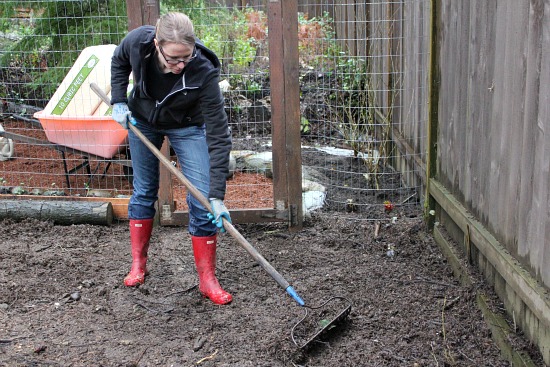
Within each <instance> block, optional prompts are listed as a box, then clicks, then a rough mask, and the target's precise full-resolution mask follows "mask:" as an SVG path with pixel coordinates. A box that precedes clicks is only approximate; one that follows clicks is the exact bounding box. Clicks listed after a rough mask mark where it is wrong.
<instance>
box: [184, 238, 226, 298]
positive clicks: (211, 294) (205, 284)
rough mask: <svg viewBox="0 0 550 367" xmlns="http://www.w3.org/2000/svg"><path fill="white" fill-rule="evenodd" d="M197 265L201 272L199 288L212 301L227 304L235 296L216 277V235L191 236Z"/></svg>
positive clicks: (198, 271) (198, 270)
mask: <svg viewBox="0 0 550 367" xmlns="http://www.w3.org/2000/svg"><path fill="white" fill-rule="evenodd" d="M191 241H192V242H193V254H194V255H195V265H196V266H197V273H199V290H200V292H201V293H202V294H203V295H204V296H205V297H208V298H210V300H211V301H212V302H214V303H215V304H218V305H225V304H228V303H229V302H231V300H232V299H233V297H231V294H229V293H227V292H226V291H224V290H223V289H222V287H221V286H220V283H219V282H218V279H217V278H216V235H214V236H210V237H196V236H191Z"/></svg>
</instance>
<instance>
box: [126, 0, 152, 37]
mask: <svg viewBox="0 0 550 367" xmlns="http://www.w3.org/2000/svg"><path fill="white" fill-rule="evenodd" d="M126 14H127V15H128V30H129V31H131V30H132V29H135V28H137V27H139V26H142V25H146V24H149V25H155V24H156V22H157V19H158V18H159V16H160V4H159V0H126Z"/></svg>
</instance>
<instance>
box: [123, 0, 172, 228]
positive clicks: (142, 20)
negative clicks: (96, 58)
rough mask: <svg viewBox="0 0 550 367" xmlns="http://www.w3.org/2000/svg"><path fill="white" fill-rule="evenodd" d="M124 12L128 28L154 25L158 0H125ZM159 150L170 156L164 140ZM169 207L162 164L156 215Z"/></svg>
mask: <svg viewBox="0 0 550 367" xmlns="http://www.w3.org/2000/svg"><path fill="white" fill-rule="evenodd" d="M126 13H127V15H128V30H129V31H131V30H132V29H135V28H137V27H140V26H142V25H155V24H156V23H157V20H158V18H159V16H160V4H159V0H126ZM161 152H162V153H163V154H164V155H165V156H166V157H169V156H170V146H169V144H168V142H167V141H166V140H165V141H164V144H163V145H162V148H161ZM166 205H168V206H169V207H170V212H173V211H174V210H175V203H174V193H173V191H172V176H171V175H170V172H169V171H168V170H167V169H166V168H164V167H163V166H162V165H161V167H160V189H159V199H158V203H157V206H158V207H157V216H156V220H158V219H159V214H160V213H161V212H163V209H164V208H165V206H166Z"/></svg>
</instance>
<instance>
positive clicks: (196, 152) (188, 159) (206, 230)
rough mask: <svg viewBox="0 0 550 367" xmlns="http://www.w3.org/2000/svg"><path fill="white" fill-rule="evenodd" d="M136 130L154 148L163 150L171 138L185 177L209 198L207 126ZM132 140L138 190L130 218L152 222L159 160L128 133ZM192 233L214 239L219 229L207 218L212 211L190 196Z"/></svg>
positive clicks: (140, 128)
mask: <svg viewBox="0 0 550 367" xmlns="http://www.w3.org/2000/svg"><path fill="white" fill-rule="evenodd" d="M136 127H137V128H138V129H139V130H140V131H141V132H142V133H143V135H145V136H146V137H147V138H148V139H149V141H151V143H153V145H155V146H156V147H157V148H158V149H160V147H161V145H162V142H163V140H164V137H165V136H166V137H168V140H169V142H170V145H171V147H172V148H173V149H174V151H175V153H176V156H177V158H178V163H179V164H180V167H181V171H182V173H183V174H184V176H185V177H186V178H187V179H188V180H189V181H190V182H191V183H192V184H193V186H195V187H196V188H197V189H198V190H199V191H200V192H201V193H202V194H203V195H204V196H205V197H208V192H209V188H210V156H209V155H208V146H207V144H206V133H205V129H204V127H195V126H191V127H186V128H182V129H167V130H160V129H157V128H155V127H153V126H151V125H148V124H144V123H140V122H138V124H137V125H136ZM128 140H129V143H130V152H131V158H132V168H133V174H134V191H133V194H132V197H131V198H130V203H129V205H128V218H129V219H150V218H153V217H154V216H155V202H156V201H157V199H158V190H159V164H160V163H159V161H158V159H157V157H155V155H154V154H153V153H151V151H150V150H149V148H147V146H146V145H145V144H143V143H142V142H141V140H139V138H138V137H137V136H136V135H135V134H134V133H133V132H132V130H128ZM186 199H187V205H188V207H189V233H190V234H191V235H192V236H199V237H205V236H212V235H214V234H215V233H216V232H217V227H216V225H215V224H213V223H212V222H211V221H210V220H209V219H208V217H207V214H208V210H206V208H205V207H204V206H203V205H201V203H200V202H199V201H198V200H197V199H195V198H194V197H193V196H192V195H190V194H187V198H186Z"/></svg>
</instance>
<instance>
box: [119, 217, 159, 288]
mask: <svg viewBox="0 0 550 367" xmlns="http://www.w3.org/2000/svg"><path fill="white" fill-rule="evenodd" d="M152 231H153V219H130V244H131V245H132V268H131V269H130V273H129V274H128V275H127V276H126V278H124V285H125V286H127V287H135V286H137V285H140V284H143V283H144V282H145V275H147V267H146V263H147V251H148V250H149V239H150V238H151V232H152Z"/></svg>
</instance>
